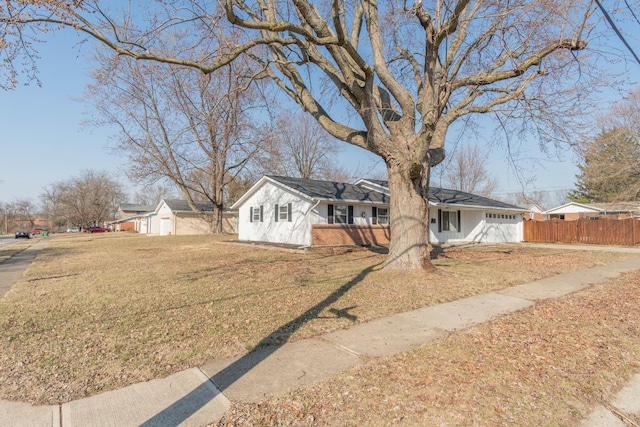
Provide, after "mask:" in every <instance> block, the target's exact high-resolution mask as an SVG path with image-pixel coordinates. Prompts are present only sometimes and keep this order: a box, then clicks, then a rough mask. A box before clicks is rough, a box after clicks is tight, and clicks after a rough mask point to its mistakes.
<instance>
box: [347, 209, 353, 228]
mask: <svg viewBox="0 0 640 427" xmlns="http://www.w3.org/2000/svg"><path fill="white" fill-rule="evenodd" d="M347 210H348V212H349V218H348V220H347V223H349V224H353V206H349V207H348V208H347Z"/></svg>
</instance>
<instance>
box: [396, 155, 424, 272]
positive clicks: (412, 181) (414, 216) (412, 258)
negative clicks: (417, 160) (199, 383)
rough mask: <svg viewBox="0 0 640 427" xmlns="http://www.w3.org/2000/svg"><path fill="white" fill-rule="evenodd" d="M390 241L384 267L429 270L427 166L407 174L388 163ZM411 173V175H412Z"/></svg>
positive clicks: (404, 269)
mask: <svg viewBox="0 0 640 427" xmlns="http://www.w3.org/2000/svg"><path fill="white" fill-rule="evenodd" d="M387 169H388V172H389V191H390V193H391V200H390V217H391V242H390V245H389V256H388V257H387V261H386V262H385V266H384V269H385V270H403V271H406V270H416V269H423V270H432V269H434V267H433V264H432V263H431V258H430V256H429V255H430V254H429V252H430V246H429V232H428V231H429V230H428V227H429V210H428V202H427V194H428V190H429V167H428V166H427V167H424V168H420V171H419V172H417V173H415V174H411V173H410V172H407V171H406V170H404V169H400V168H398V167H393V166H389V167H388V168H387ZM412 175H415V176H412Z"/></svg>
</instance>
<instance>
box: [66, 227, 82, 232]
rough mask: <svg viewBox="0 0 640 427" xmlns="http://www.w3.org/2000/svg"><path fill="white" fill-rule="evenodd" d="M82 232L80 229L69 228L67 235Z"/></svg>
mask: <svg viewBox="0 0 640 427" xmlns="http://www.w3.org/2000/svg"><path fill="white" fill-rule="evenodd" d="M79 232H80V228H79V227H69V228H67V233H79Z"/></svg>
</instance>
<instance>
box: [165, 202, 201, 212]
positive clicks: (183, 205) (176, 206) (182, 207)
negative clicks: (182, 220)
mask: <svg viewBox="0 0 640 427" xmlns="http://www.w3.org/2000/svg"><path fill="white" fill-rule="evenodd" d="M164 202H165V203H166V204H167V206H169V209H171V210H172V211H174V212H191V211H192V209H191V206H189V203H188V202H187V201H186V200H183V199H164ZM195 204H196V206H197V207H198V209H200V210H201V211H202V212H213V203H211V202H195Z"/></svg>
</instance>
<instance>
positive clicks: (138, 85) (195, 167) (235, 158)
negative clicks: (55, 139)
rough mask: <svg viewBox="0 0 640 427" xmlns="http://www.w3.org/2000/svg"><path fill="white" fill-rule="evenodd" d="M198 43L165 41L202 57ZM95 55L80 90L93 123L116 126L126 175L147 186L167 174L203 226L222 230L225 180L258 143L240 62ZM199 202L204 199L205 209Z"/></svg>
mask: <svg viewBox="0 0 640 427" xmlns="http://www.w3.org/2000/svg"><path fill="white" fill-rule="evenodd" d="M203 43H204V42H203ZM203 43H200V44H198V45H197V46H196V47H189V46H185V44H184V43H180V42H177V41H176V42H173V43H172V44H171V45H170V46H167V47H165V48H166V49H173V50H181V51H185V50H188V49H191V50H192V56H199V57H202V56H204V55H207V52H208V49H206V47H205V46H204V45H203ZM98 58H99V61H98V62H99V64H100V67H99V68H98V69H97V70H95V71H94V72H93V73H92V75H93V78H94V82H93V83H92V84H91V85H89V87H88V90H87V92H86V93H87V94H88V98H89V99H90V100H91V101H92V103H93V105H94V106H95V108H96V111H97V115H96V116H95V119H94V120H93V121H92V123H93V124H95V125H97V126H100V125H104V124H107V125H113V126H115V127H116V128H117V129H118V135H117V137H116V138H115V149H116V152H117V153H119V154H121V155H123V156H126V157H127V158H128V159H129V165H130V167H129V168H128V169H127V176H128V177H129V178H130V179H132V180H133V181H134V182H139V183H144V184H147V185H148V184H151V183H154V182H157V181H158V180H163V179H165V180H169V181H171V182H172V183H173V184H174V185H175V186H176V187H177V188H178V189H179V190H180V193H181V195H182V197H183V198H184V199H186V200H187V202H188V203H189V206H190V207H191V209H192V210H193V211H194V212H196V213H197V214H198V215H199V216H200V217H201V218H203V219H204V220H206V221H207V223H208V224H209V228H210V231H211V232H213V233H221V232H222V213H223V209H224V202H225V200H224V197H225V187H226V186H227V185H228V184H229V183H230V182H232V181H233V180H235V179H236V178H237V177H238V176H239V175H240V174H241V173H242V172H243V171H244V169H245V167H246V166H247V165H248V164H249V161H250V160H251V159H252V158H253V156H254V155H255V154H256V153H257V152H258V151H259V149H260V148H261V147H262V144H261V143H262V139H261V138H260V135H262V133H261V132H258V131H257V128H258V123H259V121H258V120H256V119H254V118H253V117H252V114H251V113H252V112H253V111H254V110H255V109H256V108H257V105H260V97H259V96H258V93H257V90H256V88H255V87H254V86H252V85H251V74H252V73H251V69H250V67H248V66H247V63H246V61H242V60H238V61H236V62H234V63H233V64H231V65H229V66H228V67H225V68H223V69H219V70H217V71H216V72H213V73H209V74H203V73H201V72H200V71H199V70H195V69H193V68H184V67H180V66H177V65H174V64H165V63H161V62H149V61H148V62H139V61H135V60H134V59H132V58H130V57H120V56H114V55H113V54H112V53H111V52H110V51H106V52H103V53H102V54H101V55H99V56H98ZM198 201H205V202H210V203H211V205H212V210H208V209H202V208H201V206H202V205H201V204H198V203H196V202H198ZM157 202H158V201H156V203H157Z"/></svg>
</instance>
